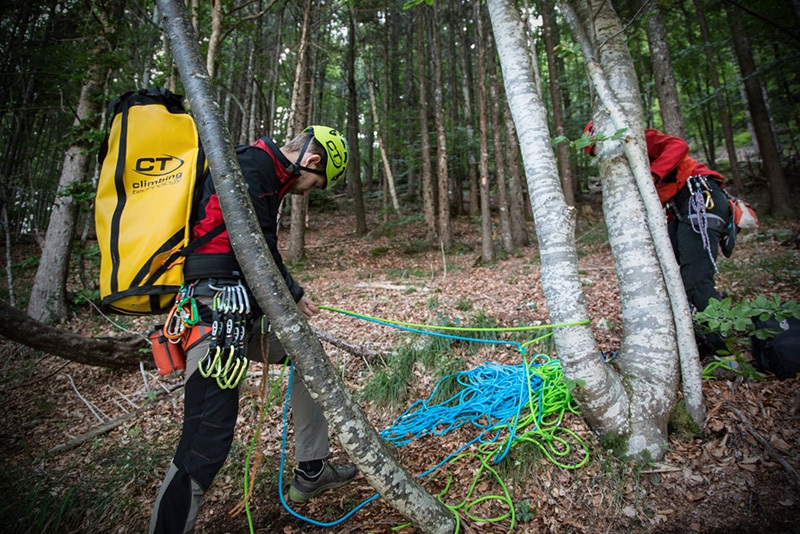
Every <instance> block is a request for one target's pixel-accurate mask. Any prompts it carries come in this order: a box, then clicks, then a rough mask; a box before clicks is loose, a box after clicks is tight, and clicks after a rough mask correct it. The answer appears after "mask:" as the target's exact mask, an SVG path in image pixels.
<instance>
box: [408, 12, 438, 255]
mask: <svg viewBox="0 0 800 534" xmlns="http://www.w3.org/2000/svg"><path fill="white" fill-rule="evenodd" d="M429 10H430V7H428V6H419V7H418V8H417V9H416V10H415V11H414V16H415V17H416V18H417V88H418V90H419V104H418V105H419V138H420V145H419V152H420V153H419V159H420V162H421V165H422V170H421V173H422V213H423V214H424V217H425V230H426V234H427V235H426V239H427V240H428V241H430V242H432V243H435V242H436V241H437V240H438V238H439V232H438V227H437V225H436V202H435V200H436V197H435V194H434V183H433V169H432V168H431V141H430V137H429V135H430V133H429V132H428V86H427V84H426V83H425V80H426V78H427V72H426V69H425V66H426V65H427V63H428V62H427V57H428V56H427V54H426V53H425V34H426V33H427V32H426V24H425V22H426V20H427V19H428V12H429Z"/></svg>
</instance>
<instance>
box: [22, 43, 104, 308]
mask: <svg viewBox="0 0 800 534" xmlns="http://www.w3.org/2000/svg"><path fill="white" fill-rule="evenodd" d="M96 52H98V53H99V50H98V51H96ZM106 70H107V69H106V68H105V67H101V66H100V65H94V66H92V67H91V68H90V69H89V74H88V76H87V78H86V81H85V82H84V85H83V87H82V88H81V95H80V100H79V101H78V109H77V112H76V116H75V122H74V127H75V128H76V129H79V130H80V131H81V132H83V133H84V135H82V136H81V139H80V140H78V141H76V142H75V143H73V144H72V146H70V147H69V148H68V149H67V153H66V155H65V156H64V166H63V167H62V169H61V178H60V180H59V182H58V192H57V193H56V201H55V203H54V204H53V209H52V211H51V213H50V222H49V224H48V225H47V234H46V235H45V239H44V244H43V245H42V255H41V258H40V259H39V267H38V269H37V270H36V277H35V278H34V280H33V288H32V289H31V296H30V301H29V302H28V315H30V316H31V317H33V318H34V319H37V320H39V321H41V322H43V323H47V324H54V323H61V322H63V321H64V320H66V318H67V298H66V283H67V270H68V267H69V256H70V254H69V251H70V247H71V245H72V234H73V231H74V229H75V218H76V216H77V208H78V206H77V203H76V202H75V199H74V198H73V197H72V192H71V191H70V189H71V188H73V187H75V186H77V185H78V184H81V183H83V182H84V181H85V179H86V173H87V171H88V168H89V150H88V149H89V143H88V141H87V137H86V135H85V133H86V132H88V130H89V128H90V127H93V126H96V124H95V122H96V119H97V117H98V114H99V112H100V100H99V99H98V98H97V93H98V92H99V90H100V86H101V84H102V81H103V79H104V78H105V72H106Z"/></svg>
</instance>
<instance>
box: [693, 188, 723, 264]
mask: <svg viewBox="0 0 800 534" xmlns="http://www.w3.org/2000/svg"><path fill="white" fill-rule="evenodd" d="M686 187H687V188H688V189H689V222H690V223H691V225H692V230H694V232H695V233H697V234H700V237H701V238H702V239H703V248H704V249H706V251H707V252H708V258H709V259H710V260H711V264H712V265H713V266H714V271H715V272H716V273H717V274H719V269H718V268H717V262H716V261H715V260H714V254H713V251H712V250H711V241H710V240H709V238H708V218H709V217H713V218H716V219H719V220H720V221H722V222H723V223H725V222H726V221H724V220H722V217H719V216H717V215H714V214H713V213H708V210H711V209H714V199H713V198H712V197H711V188H710V187H709V185H708V181H706V177H705V176H702V175H699V174H698V175H695V176H690V177H689V178H688V179H687V180H686Z"/></svg>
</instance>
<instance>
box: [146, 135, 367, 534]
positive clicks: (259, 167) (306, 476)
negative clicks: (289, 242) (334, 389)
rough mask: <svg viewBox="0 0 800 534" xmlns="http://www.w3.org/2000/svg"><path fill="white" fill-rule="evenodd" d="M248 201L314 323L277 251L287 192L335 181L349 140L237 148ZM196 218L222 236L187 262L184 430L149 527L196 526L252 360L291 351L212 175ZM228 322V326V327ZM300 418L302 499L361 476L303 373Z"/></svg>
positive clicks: (202, 228)
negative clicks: (245, 271)
mask: <svg viewBox="0 0 800 534" xmlns="http://www.w3.org/2000/svg"><path fill="white" fill-rule="evenodd" d="M236 154H237V158H238V160H239V164H240V166H241V169H242V174H243V176H244V179H245V182H246V184H247V190H248V193H249V195H250V200H251V201H252V203H253V209H254V211H255V214H256V217H257V219H258V222H259V225H260V226H261V231H262V233H263V235H264V238H265V239H266V241H267V245H268V247H269V250H270V252H271V253H272V257H273V260H274V261H275V264H276V265H277V267H278V270H279V271H280V273H281V274H282V276H283V279H284V281H285V282H286V287H287V288H288V290H289V292H290V293H291V295H292V297H293V298H294V300H295V302H296V304H297V307H298V309H299V310H300V312H301V313H303V315H304V316H305V317H306V319H310V318H311V317H312V316H313V315H314V314H316V313H317V312H318V311H319V309H318V308H317V306H316V304H315V303H314V302H313V301H312V300H311V299H309V298H308V297H307V296H306V295H305V292H304V290H303V288H302V287H301V286H300V285H299V284H298V283H297V282H296V281H295V280H294V278H292V276H291V274H289V271H288V270H287V269H286V266H285V265H284V263H283V259H282V258H281V255H280V253H279V252H278V208H279V205H280V202H281V200H282V199H283V197H284V196H285V195H286V194H287V193H291V194H295V195H306V194H307V193H309V192H310V191H311V190H313V189H325V188H329V187H331V186H333V185H334V184H335V183H336V182H337V181H338V180H339V179H341V178H342V177H343V176H344V173H345V170H346V168H347V156H348V148H347V140H346V139H345V137H344V136H343V135H342V134H341V133H339V132H338V131H337V130H335V129H333V128H329V127H325V126H309V127H308V128H306V129H305V130H304V131H303V132H302V133H301V134H300V135H298V136H297V137H295V138H294V139H293V140H292V141H290V142H289V143H288V144H287V145H285V146H283V147H281V148H278V147H277V146H276V145H275V143H274V142H273V141H272V140H271V139H269V138H267V137H264V138H262V139H259V140H258V141H256V142H255V143H253V144H252V145H250V146H245V147H238V148H237V150H236ZM199 196H200V198H199V201H198V205H197V207H196V209H195V210H194V214H193V216H192V221H191V224H192V238H193V239H197V238H198V237H200V236H202V235H205V234H207V233H209V232H214V233H215V234H216V235H215V236H214V237H213V239H211V240H210V241H209V242H208V243H206V244H204V245H203V246H201V247H199V248H198V249H197V250H196V251H195V252H194V253H193V254H191V255H189V256H188V257H187V259H186V263H185V266H184V274H185V278H186V281H187V282H188V283H189V286H188V287H189V288H190V289H189V290H187V298H189V299H191V300H192V302H193V303H194V305H195V306H196V310H197V315H198V317H196V318H195V319H197V323H196V324H194V325H193V326H190V328H189V329H188V332H187V334H188V335H187V336H186V337H185V338H184V343H183V345H184V351H185V353H186V370H185V376H186V384H185V387H184V417H183V431H182V434H181V439H180V441H179V443H178V447H177V450H176V452H175V455H174V457H173V459H172V462H171V463H170V465H169V469H168V470H167V474H166V476H165V478H164V481H163V483H162V484H161V488H160V490H159V494H158V497H157V498H156V503H155V506H154V508H153V513H152V517H151V521H150V533H151V534H153V533H169V534H173V533H175V534H179V533H187V532H193V531H194V525H195V521H196V519H197V515H198V511H199V509H200V506H201V504H202V501H203V494H204V493H205V492H206V491H207V490H208V488H209V487H210V486H211V484H212V482H213V481H214V478H215V477H216V475H217V472H218V471H219V469H220V468H221V467H222V465H223V463H224V462H225V459H226V458H227V457H228V452H229V451H230V448H231V444H232V442H233V433H234V427H235V425H236V419H237V417H238V410H239V387H238V385H239V381H240V380H241V379H242V378H243V377H244V376H245V374H246V371H247V365H248V362H249V361H250V360H258V361H262V362H264V363H267V362H269V363H279V362H284V361H286V356H287V355H286V351H285V349H284V348H283V346H282V345H281V343H280V341H279V340H278V338H277V336H276V335H275V333H274V332H272V331H271V330H270V329H269V324H268V323H267V322H266V320H265V318H264V314H263V313H262V311H261V310H260V309H259V307H258V304H257V303H256V301H255V299H253V298H252V294H251V292H250V289H249V284H248V281H247V280H245V279H244V277H243V275H242V271H241V268H240V267H239V263H238V261H237V260H236V256H235V255H234V253H233V249H232V247H231V243H230V240H229V238H228V232H227V231H225V230H224V218H223V216H222V210H221V209H220V205H219V199H218V197H217V193H216V191H215V189H214V182H213V180H212V179H211V174H210V171H209V172H207V173H206V175H205V177H204V178H203V183H202V186H201V190H200V195H199ZM228 325H230V328H228V327H227V326H228ZM245 340H246V342H245ZM291 388H292V394H291V404H292V421H293V424H294V441H295V459H296V460H297V468H296V469H295V471H294V477H293V479H292V483H291V486H290V489H289V497H290V499H291V500H292V501H294V502H298V503H303V502H306V501H307V500H308V499H311V498H312V497H314V496H316V495H318V494H319V493H321V492H322V491H325V490H328V489H333V488H336V487H340V486H343V485H345V484H347V483H348V482H350V481H351V480H352V479H353V478H354V477H355V476H356V468H355V466H353V465H351V464H339V465H336V464H333V463H329V462H328V461H327V460H326V458H327V457H328V455H329V454H330V451H329V449H328V439H329V435H328V422H327V421H326V420H325V417H324V416H323V414H322V411H321V410H320V408H319V406H318V405H317V404H316V402H315V401H314V399H312V398H311V395H310V394H309V392H308V390H307V389H306V387H305V384H303V381H302V380H301V379H300V378H299V375H298V374H297V373H294V374H293V379H292V384H291Z"/></svg>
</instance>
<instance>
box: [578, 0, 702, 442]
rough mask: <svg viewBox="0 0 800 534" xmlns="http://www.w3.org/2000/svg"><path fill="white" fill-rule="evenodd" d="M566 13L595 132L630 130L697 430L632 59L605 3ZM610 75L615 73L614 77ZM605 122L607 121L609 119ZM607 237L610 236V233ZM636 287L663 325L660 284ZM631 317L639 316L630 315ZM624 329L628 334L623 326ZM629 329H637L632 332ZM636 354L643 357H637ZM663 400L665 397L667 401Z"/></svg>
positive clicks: (695, 372) (691, 377)
mask: <svg viewBox="0 0 800 534" xmlns="http://www.w3.org/2000/svg"><path fill="white" fill-rule="evenodd" d="M575 4H577V6H578V8H579V10H580V17H581V19H580V20H579V18H578V15H576V13H575V12H576V11H578V10H576V9H573V7H572V6H573V5H575ZM564 14H565V17H566V18H567V20H568V22H569V24H570V26H571V27H572V30H573V34H574V35H575V37H576V40H577V41H578V42H579V43H580V44H581V46H582V47H583V52H584V62H585V65H586V68H587V72H588V73H589V76H590V79H591V81H592V84H593V85H594V87H595V92H596V94H597V96H598V97H599V98H600V100H601V101H602V106H603V108H604V109H602V110H596V113H595V116H596V117H597V118H598V124H601V125H600V126H596V128H597V127H599V128H601V130H600V131H606V130H605V129H603V128H606V127H608V126H611V124H612V123H613V126H614V128H615V129H617V130H619V129H621V128H623V127H625V128H629V130H628V131H629V132H630V135H628V136H627V137H626V142H625V143H624V147H625V156H626V157H627V159H628V163H629V168H630V171H629V173H632V174H633V178H634V179H635V182H636V188H637V189H638V191H639V198H640V199H641V201H643V202H644V207H645V210H646V214H647V227H648V230H649V233H650V238H651V239H652V245H654V246H655V252H656V254H657V256H658V262H659V264H660V266H661V274H662V275H663V279H664V282H665V285H666V290H667V292H668V296H669V302H670V304H671V308H672V321H673V324H674V327H675V335H676V336H677V347H678V355H679V357H680V364H681V372H682V377H683V395H684V401H685V403H686V410H687V412H688V414H689V415H690V416H691V417H692V419H693V420H694V422H695V423H696V424H697V426H698V427H700V426H702V424H703V420H704V419H705V407H704V404H703V392H702V384H701V382H700V371H701V370H700V363H699V357H698V353H697V345H696V343H695V340H694V331H693V328H692V322H691V315H690V312H689V303H688V300H687V298H686V292H685V290H684V287H683V282H682V280H681V277H680V271H679V269H678V265H677V262H676V261H675V256H674V253H673V251H672V246H671V243H670V240H669V236H668V235H667V231H666V225H665V224H664V221H665V217H664V212H663V208H662V206H661V202H660V201H659V200H658V195H657V194H656V191H655V187H654V186H653V182H652V178H651V176H650V166H649V159H648V157H647V149H646V144H645V142H644V132H643V124H642V122H641V104H640V97H639V94H638V83H637V81H636V76H635V72H634V71H633V66H632V64H631V62H630V61H629V60H628V61H626V59H625V58H629V57H630V56H629V54H628V53H627V49H626V48H625V47H624V46H622V43H620V41H619V40H618V39H616V40H615V39H613V38H614V37H617V36H619V35H621V34H620V33H616V32H620V31H621V29H620V26H621V25H620V23H619V17H618V16H617V15H616V13H615V12H614V11H613V9H611V7H610V6H608V5H604V7H603V8H601V9H600V10H599V12H597V13H592V12H591V9H590V8H589V6H587V5H586V2H583V1H577V2H574V3H571V4H566V5H565V7H564ZM594 21H597V26H598V27H600V28H602V31H599V30H598V31H596V32H594V33H596V34H597V35H596V39H595V40H594V41H592V40H590V38H589V33H588V32H587V31H586V29H585V28H592V27H593V25H594V23H595V22H594ZM601 21H602V22H601ZM594 33H593V34H594ZM595 42H603V43H604V44H603V51H604V53H603V56H602V57H601V58H600V61H598V59H596V58H597V57H598V56H597V53H596V52H595V50H594V43H595ZM608 73H613V77H612V76H610V75H609V74H608ZM625 74H627V76H625ZM612 78H613V81H614V84H613V85H612V84H611V82H610V81H609V80H610V79H612ZM598 114H599V117H598ZM608 119H610V121H609V120H608ZM604 125H607V126H604ZM605 145H606V143H599V146H598V154H599V155H600V156H601V158H600V159H601V162H600V163H601V165H603V159H604V158H603V153H604V151H605ZM613 153H614V147H613V145H612V146H611V147H610V150H609V154H608V155H609V156H611V155H612V154H613ZM609 159H611V158H609ZM615 163H616V162H614V161H611V166H610V167H608V168H609V170H613V165H614V164H615ZM623 170H624V169H623ZM621 174H622V173H620V175H621ZM630 201H631V202H635V203H636V205H638V204H639V201H637V200H636V199H635V198H630ZM604 202H605V201H604ZM606 220H607V222H608V224H609V227H610V226H611V223H612V222H614V223H616V224H624V221H625V220H626V216H625V215H624V214H620V219H619V220H617V221H613V219H611V220H610V219H609V217H608V214H607V217H606ZM631 222H632V223H635V222H636V220H635V219H631ZM609 233H611V230H610V229H609ZM642 237H644V236H642ZM645 239H646V237H645ZM640 246H641V251H642V252H643V253H645V254H646V253H647V252H648V251H649V250H651V245H650V243H649V242H647V241H645V242H642V243H641V244H640ZM612 248H613V245H612ZM612 253H613V250H612ZM632 256H635V254H632ZM615 263H616V264H617V271H618V273H619V272H620V271H621V270H622V269H623V268H625V266H624V264H623V262H617V260H616V258H615ZM631 274H632V275H634V276H633V277H632V279H633V281H634V283H635V280H636V276H635V274H636V273H631ZM622 282H623V280H622V279H621V280H620V284H622ZM640 283H643V284H646V285H647V284H650V285H651V286H652V289H653V291H654V294H653V295H652V298H653V299H654V304H653V306H652V307H651V308H648V309H649V310H651V311H652V312H653V313H654V314H656V316H655V319H656V321H661V320H662V319H663V318H662V317H661V315H660V313H659V311H658V310H657V309H656V308H657V307H658V306H659V305H660V302H659V301H660V299H661V295H660V291H661V289H662V288H663V287H664V286H663V285H661V284H658V283H656V284H653V282H652V281H651V282H647V281H641V280H640ZM621 293H622V289H621ZM621 300H622V305H623V317H624V316H625V315H626V311H625V309H626V305H627V304H628V303H626V301H625V300H624V299H621ZM636 304H638V305H639V306H644V307H645V308H647V305H646V303H642V302H638V303H636ZM645 313H647V311H645ZM631 317H637V316H636V315H635V314H633V313H631ZM665 327H666V328H671V326H670V325H666V326H665ZM625 331H628V330H627V328H626V329H625ZM633 331H635V328H634V330H633ZM651 341H652V340H651ZM667 345H668V346H666V345H661V344H658V343H657V344H656V345H655V346H654V347H653V351H654V352H655V356H654V357H656V358H657V359H660V358H662V357H664V356H665V354H664V353H665V352H666V353H667V354H666V355H667V356H668V359H667V361H666V362H665V363H667V364H668V365H671V364H672V358H671V355H672V354H673V353H674V345H673V344H672V342H669V343H668V344H667ZM670 348H672V349H673V351H671V350H670ZM639 356H640V357H641V353H640V354H639ZM648 357H650V356H648ZM664 398H665V399H666V398H668V397H664Z"/></svg>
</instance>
